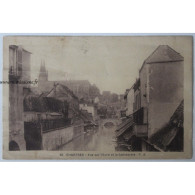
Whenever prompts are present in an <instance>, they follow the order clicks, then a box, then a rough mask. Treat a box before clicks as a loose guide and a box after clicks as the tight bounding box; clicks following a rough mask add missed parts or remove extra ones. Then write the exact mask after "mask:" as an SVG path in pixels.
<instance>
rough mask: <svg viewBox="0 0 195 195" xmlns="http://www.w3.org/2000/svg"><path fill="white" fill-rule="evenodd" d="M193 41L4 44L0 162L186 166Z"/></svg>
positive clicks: (71, 39) (46, 39) (62, 39)
mask: <svg viewBox="0 0 195 195" xmlns="http://www.w3.org/2000/svg"><path fill="white" fill-rule="evenodd" d="M192 42H193V38H192V36H5V37H4V43H3V44H4V45H3V46H4V48H3V80H2V81H0V82H1V84H2V85H3V158H4V159H33V160H36V159H61V160H63V159H69V160H72V159H78V160H82V159H86V160H87V159H91V160H96V159H100V160H105V159H113V160H114V159H186V158H191V157H192Z"/></svg>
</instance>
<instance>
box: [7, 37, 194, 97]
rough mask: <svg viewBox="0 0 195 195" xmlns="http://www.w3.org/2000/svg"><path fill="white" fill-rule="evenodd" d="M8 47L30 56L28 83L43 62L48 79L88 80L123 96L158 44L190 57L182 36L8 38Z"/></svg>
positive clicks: (190, 42) (189, 42) (187, 41)
mask: <svg viewBox="0 0 195 195" xmlns="http://www.w3.org/2000/svg"><path fill="white" fill-rule="evenodd" d="M9 44H16V45H22V46H23V48H24V49H26V50H28V51H30V52H31V53H32V54H31V80H34V79H36V78H37V79H38V74H39V70H40V64H41V60H44V61H45V66H46V69H47V70H48V74H49V80H64V79H77V80H80V79H81V80H89V81H90V83H92V84H96V86H97V87H98V88H99V89H100V91H101V92H102V91H105V90H108V91H111V92H114V93H117V94H123V93H124V92H125V90H126V89H127V88H130V87H131V86H132V85H133V83H134V82H135V80H136V78H138V77H139V69H140V68H141V66H142V64H143V62H144V60H145V59H146V58H147V57H148V56H149V55H150V54H151V53H152V52H153V51H154V50H155V49H156V48H157V47H158V46H159V45H169V46H170V47H172V48H173V49H174V50H176V51H177V52H178V53H180V54H181V55H182V56H183V57H184V59H185V57H186V58H189V55H191V53H189V50H190V49H191V48H190V47H191V46H192V40H191V38H189V37H184V36H183V37H181V36H177V37H175V36H174V37H173V36H164V37H153V36H150V37H146V36H139V37H138V36H137V37H134V36H80V37H79V36H66V37H65V36H59V37H52V36H50V37H49V36H42V37H40V36H38V37H37V36H33V37H29V36H26V37H12V39H11V38H10V39H9ZM67 75H68V76H67Z"/></svg>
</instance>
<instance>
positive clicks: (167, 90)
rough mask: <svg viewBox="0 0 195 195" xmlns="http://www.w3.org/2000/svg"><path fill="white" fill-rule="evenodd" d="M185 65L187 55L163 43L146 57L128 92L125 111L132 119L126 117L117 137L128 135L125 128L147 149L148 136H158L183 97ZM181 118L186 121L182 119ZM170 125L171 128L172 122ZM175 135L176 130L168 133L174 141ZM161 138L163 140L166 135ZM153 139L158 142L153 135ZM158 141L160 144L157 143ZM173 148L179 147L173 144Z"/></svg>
mask: <svg viewBox="0 0 195 195" xmlns="http://www.w3.org/2000/svg"><path fill="white" fill-rule="evenodd" d="M183 66H184V58H183V57H182V56H181V55H180V54H179V53H177V52H176V51H175V50H173V49H172V48H170V47H169V46H167V45H160V46H159V47H158V48H157V49H156V50H155V51H154V52H153V53H152V54H151V55H150V56H149V57H148V58H147V59H146V60H145V61H144V63H143V65H142V67H141V69H140V71H139V79H137V80H136V82H135V83H134V85H133V86H132V87H131V90H129V91H128V93H127V95H126V98H127V104H126V105H127V112H126V114H127V115H128V118H130V119H128V120H129V122H128V121H125V123H124V125H122V124H121V126H120V127H119V128H118V129H117V136H118V137H121V136H124V138H125V134H126V132H129V133H128V135H131V136H126V139H127V138H128V140H130V139H132V138H134V140H135V139H136V143H138V144H137V145H138V147H136V148H137V149H138V150H147V147H148V144H149V143H150V142H149V141H148V140H150V139H151V137H155V134H158V133H159V131H160V130H161V129H162V128H163V127H165V126H166V125H167V124H169V123H170V120H171V118H172V117H173V115H174V113H175V112H176V110H177V109H178V106H179V105H180V104H181V102H182V101H183V83H184V76H183V74H184V67H183ZM132 89H133V90H132ZM131 119H132V120H131ZM181 122H182V123H183V121H180V123H181ZM180 123H178V124H180ZM180 126H181V125H180ZM169 127H170V128H171V126H169ZM176 129H179V128H176ZM167 132H168V134H171V133H172V132H173V131H172V129H170V130H167ZM174 132H177V131H174ZM164 135H165V134H164ZM176 135H177V133H175V136H168V135H167V134H166V138H165V139H166V142H167V143H169V144H171V142H172V141H173V140H174V138H176V137H177V136H176ZM137 138H139V139H137ZM161 139H162V140H163V138H161ZM178 139H180V138H178ZM143 140H145V141H143ZM152 140H153V143H155V141H154V139H152ZM180 140H181V139H180ZM180 144H181V145H183V143H180ZM158 145H160V144H159V143H158ZM154 150H156V148H155V149H154ZM157 150H161V149H159V148H158V149H157ZM174 150H176V149H175V148H174Z"/></svg>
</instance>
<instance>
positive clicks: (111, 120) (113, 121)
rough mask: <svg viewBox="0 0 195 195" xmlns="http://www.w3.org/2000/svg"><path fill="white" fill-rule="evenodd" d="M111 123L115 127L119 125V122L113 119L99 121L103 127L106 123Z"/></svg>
mask: <svg viewBox="0 0 195 195" xmlns="http://www.w3.org/2000/svg"><path fill="white" fill-rule="evenodd" d="M109 122H110V123H113V124H114V125H115V126H117V125H118V124H119V120H118V119H114V118H108V119H101V123H102V125H105V124H106V123H109Z"/></svg>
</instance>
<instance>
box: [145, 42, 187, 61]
mask: <svg viewBox="0 0 195 195" xmlns="http://www.w3.org/2000/svg"><path fill="white" fill-rule="evenodd" d="M183 60H184V58H183V56H181V55H180V54H179V53H178V52H176V51H175V50H174V49H172V48H171V47H169V46H168V45H159V46H158V47H157V49H156V50H155V51H154V52H153V53H152V54H151V55H150V56H149V57H148V58H147V59H146V60H145V63H146V64H152V63H158V62H161V63H162V62H177V61H183Z"/></svg>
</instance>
